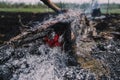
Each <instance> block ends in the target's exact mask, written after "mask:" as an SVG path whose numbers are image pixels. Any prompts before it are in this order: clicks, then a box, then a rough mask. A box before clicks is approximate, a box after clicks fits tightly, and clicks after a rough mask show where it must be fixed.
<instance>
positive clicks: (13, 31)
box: [0, 12, 54, 44]
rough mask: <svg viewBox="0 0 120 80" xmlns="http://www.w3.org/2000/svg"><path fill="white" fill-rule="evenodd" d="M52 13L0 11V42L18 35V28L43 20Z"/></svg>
mask: <svg viewBox="0 0 120 80" xmlns="http://www.w3.org/2000/svg"><path fill="white" fill-rule="evenodd" d="M50 14H51V15H52V14H54V13H23V12H0V44H1V43H3V42H4V41H8V40H9V39H10V38H12V37H14V36H16V35H18V34H19V33H20V32H21V31H20V28H21V27H24V26H28V25H31V24H33V22H36V21H39V22H40V21H43V20H44V19H45V18H47V17H49V15H50Z"/></svg>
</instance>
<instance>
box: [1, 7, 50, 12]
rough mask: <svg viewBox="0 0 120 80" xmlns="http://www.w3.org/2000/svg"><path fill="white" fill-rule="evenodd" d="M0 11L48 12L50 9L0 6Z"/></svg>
mask: <svg viewBox="0 0 120 80" xmlns="http://www.w3.org/2000/svg"><path fill="white" fill-rule="evenodd" d="M0 11H3V12H35V13H38V12H48V11H49V12H50V11H52V10H51V9H47V8H0Z"/></svg>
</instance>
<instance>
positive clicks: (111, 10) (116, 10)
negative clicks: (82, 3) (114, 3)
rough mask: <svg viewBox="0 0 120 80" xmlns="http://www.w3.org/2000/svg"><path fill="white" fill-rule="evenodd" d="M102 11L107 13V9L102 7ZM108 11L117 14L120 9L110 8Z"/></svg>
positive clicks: (119, 12)
mask: <svg viewBox="0 0 120 80" xmlns="http://www.w3.org/2000/svg"><path fill="white" fill-rule="evenodd" d="M101 11H102V13H107V10H106V9H101ZM108 13H116V14H120V9H109V10H108Z"/></svg>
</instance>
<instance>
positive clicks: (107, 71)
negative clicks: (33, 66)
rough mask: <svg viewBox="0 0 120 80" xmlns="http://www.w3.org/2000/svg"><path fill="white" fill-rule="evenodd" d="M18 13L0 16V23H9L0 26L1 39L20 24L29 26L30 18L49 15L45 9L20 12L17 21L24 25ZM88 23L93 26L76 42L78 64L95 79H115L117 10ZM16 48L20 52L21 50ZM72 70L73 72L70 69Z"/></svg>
mask: <svg viewBox="0 0 120 80" xmlns="http://www.w3.org/2000/svg"><path fill="white" fill-rule="evenodd" d="M28 14H29V15H28ZM18 15H19V14H18V13H17V15H16V18H15V20H13V18H14V17H10V18H5V16H1V21H3V22H1V23H0V24H4V25H7V27H9V28H6V27H0V28H1V29H0V30H1V31H0V32H1V35H0V37H1V43H2V42H4V41H7V40H9V39H10V38H11V37H14V36H16V35H17V34H19V33H21V28H26V27H27V26H32V25H34V21H42V20H44V17H46V16H47V15H48V17H49V14H48V13H45V14H33V13H27V14H26V16H25V15H24V13H21V16H22V19H21V21H22V23H23V24H25V25H21V23H20V21H19V18H20V17H19V16H18ZM11 16H13V14H12V13H11ZM14 16H15V14H14ZM23 16H24V17H23ZM7 21H8V22H7ZM14 21H15V22H14ZM23 21H24V22H23ZM30 21H32V22H33V23H32V24H31V23H30V24H28V23H29V22H30ZM6 23H7V24H6ZM9 23H10V24H9ZM15 23H16V24H15ZM35 24H36V23H35ZM9 25H10V26H9ZM11 25H12V26H11ZM88 25H89V26H90V27H94V28H95V29H93V28H91V29H93V30H92V31H90V33H87V37H88V38H86V40H82V39H81V40H79V41H78V42H77V44H79V45H78V46H77V47H78V48H77V49H78V54H77V56H78V62H79V64H80V66H81V67H82V68H83V69H89V70H90V71H91V72H93V73H95V74H96V77H97V79H96V80H119V79H120V77H119V75H120V68H119V66H120V64H119V63H120V58H119V57H120V33H119V32H120V15H117V14H112V15H107V17H106V18H105V19H96V20H92V21H89V23H88ZM84 30H86V29H84ZM94 30H95V31H94ZM84 32H85V31H83V32H82V30H81V33H83V34H82V35H84ZM88 32H89V31H88ZM94 32H95V33H94ZM35 34H36V33H35ZM35 36H36V35H35ZM27 37H28V39H30V38H31V37H32V36H27ZM29 37H30V38H29ZM32 38H34V37H32ZM89 38H90V39H89ZM28 39H27V40H28ZM18 42H19V41H18ZM38 42H40V41H38ZM38 42H36V44H37V45H38ZM40 44H41V43H40ZM25 47H26V46H25ZM32 48H33V47H32ZM75 48H76V47H75ZM3 50H4V49H3ZM33 50H34V49H33ZM5 51H9V50H6V49H5ZM10 51H11V49H10ZM10 51H9V52H10ZM28 51H29V50H28ZM3 52H4V51H3ZM13 52H14V51H13ZM15 52H16V51H15ZM18 52H22V50H20V51H18ZM18 52H16V53H18ZM30 52H31V51H30ZM33 52H34V51H33ZM23 53H26V52H24V50H23ZM35 53H37V54H38V53H39V52H37V50H36V49H35ZM5 54H7V52H5ZM11 54H12V53H11ZM20 54H21V53H20ZM7 55H8V54H7ZM13 55H16V54H13ZM32 56H33V55H32ZM3 57H4V56H3ZM8 58H9V57H8ZM8 58H7V59H8ZM18 60H19V59H18ZM3 62H5V61H3ZM57 63H58V62H57ZM1 69H2V68H1ZM6 71H9V70H6ZM69 71H70V70H69ZM72 72H74V70H73V71H72ZM82 73H83V72H82ZM8 75H9V74H8ZM71 75H72V77H71ZM71 75H70V74H69V75H68V78H69V77H71V78H70V80H73V77H74V74H71ZM3 77H4V76H3ZM5 80H6V79H5ZM75 80H78V79H75ZM81 80H82V79H81ZM83 80H85V79H83ZM86 80H87V79H86ZM90 80H94V79H90Z"/></svg>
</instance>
